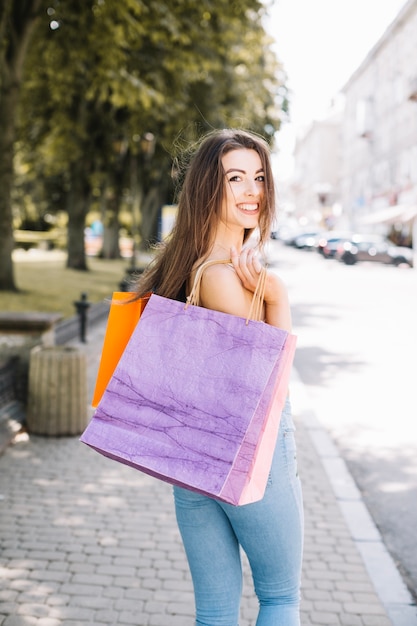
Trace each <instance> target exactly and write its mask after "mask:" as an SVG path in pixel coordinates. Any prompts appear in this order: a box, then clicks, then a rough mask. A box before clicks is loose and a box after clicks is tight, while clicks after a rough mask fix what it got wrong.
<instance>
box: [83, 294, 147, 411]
mask: <svg viewBox="0 0 417 626" xmlns="http://www.w3.org/2000/svg"><path fill="white" fill-rule="evenodd" d="M134 295H135V294H134V293H131V292H127V291H115V292H114V293H113V297H112V301H111V304H110V311H109V316H108V319H107V328H106V334H105V335H104V342H103V350H102V352H101V359H100V365H99V368H98V373H97V379H96V386H95V389H94V394H93V400H92V402H91V404H92V406H93V407H97V405H98V403H99V402H100V400H101V396H102V395H103V393H104V391H105V389H106V387H107V385H108V383H109V380H110V378H111V377H112V375H113V372H114V370H115V368H116V365H117V364H118V362H119V359H120V357H121V356H122V354H123V352H124V349H125V348H126V346H127V343H128V341H129V339H130V336H131V335H132V333H133V331H134V329H135V327H136V324H137V323H138V321H139V318H140V316H141V315H142V312H143V309H144V308H145V306H146V304H147V302H148V300H149V296H145V297H144V298H139V299H138V300H133V301H132V302H129V300H130V299H131V298H132V297H133V296H134Z"/></svg>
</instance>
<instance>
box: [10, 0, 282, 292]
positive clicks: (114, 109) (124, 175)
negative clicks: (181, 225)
mask: <svg viewBox="0 0 417 626" xmlns="http://www.w3.org/2000/svg"><path fill="white" fill-rule="evenodd" d="M38 1H39V2H41V3H42V9H43V11H42V13H41V17H40V19H39V23H38V28H37V29H36V32H35V36H34V37H33V39H32V43H31V46H30V48H29V52H28V55H27V59H26V70H25V80H24V82H23V86H22V98H21V103H20V107H19V143H18V148H19V160H20V162H22V163H24V164H25V171H26V172H27V173H28V174H30V176H31V178H32V180H33V181H40V182H41V183H42V186H43V193H44V194H45V197H46V201H47V196H46V193H47V190H49V189H50V187H51V181H53V185H54V188H55V190H56V189H57V188H58V187H59V193H58V196H59V198H60V203H61V206H62V208H65V210H66V211H67V212H68V219H69V222H68V265H69V266H70V267H75V268H78V269H86V267H87V265H86V259H85V252H84V238H83V232H84V227H85V218H86V215H87V213H88V211H89V209H90V207H91V205H92V203H93V202H95V201H97V202H100V205H101V207H102V212H103V216H104V221H105V223H106V226H107V227H108V229H109V230H110V231H111V230H113V232H114V233H115V238H116V240H117V232H118V212H119V209H120V206H121V203H122V202H126V201H127V202H130V205H131V208H132V207H133V206H134V205H135V204H136V205H137V208H138V210H139V213H140V229H141V239H142V241H143V242H147V241H148V240H151V239H152V238H154V237H155V234H156V232H155V231H156V225H157V214H158V210H159V208H160V206H161V204H162V203H164V202H166V201H169V200H170V199H171V198H172V185H171V181H170V175H169V174H170V170H171V164H172V157H173V155H174V153H175V150H176V149H182V148H183V147H184V146H187V145H188V143H189V142H192V141H194V140H195V139H196V138H197V137H198V136H199V135H200V134H201V133H203V132H205V131H207V130H209V129H211V128H218V127H224V126H241V127H245V128H250V129H252V130H254V131H255V132H258V133H260V134H262V135H264V136H266V137H267V138H269V139H272V137H273V135H274V133H275V131H276V130H277V129H278V128H279V119H280V111H279V106H278V105H277V102H278V99H277V94H278V91H279V90H280V89H282V85H281V83H280V72H279V71H278V70H279V66H278V63H277V60H276V59H275V57H274V55H273V54H272V52H271V49H270V46H269V44H270V41H269V39H268V37H267V35H266V34H265V31H264V28H263V22H262V19H263V14H264V11H265V9H264V5H263V4H262V3H261V2H259V1H258V0H240V1H237V0H200V1H198V2H197V1H196V0H165V1H164V0H148V1H146V2H145V1H142V0H66V1H65V2H63V1H62V0H49V2H48V1H47V0H38ZM33 2H35V0H33ZM10 4H11V5H14V4H18V0H14V1H13V0H10ZM38 184H39V183H38ZM110 249H111V246H110ZM116 253H117V251H115V250H114V247H113V252H111V251H110V254H116ZM0 288H1V285H0Z"/></svg>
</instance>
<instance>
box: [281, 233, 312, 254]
mask: <svg viewBox="0 0 417 626" xmlns="http://www.w3.org/2000/svg"><path fill="white" fill-rule="evenodd" d="M319 234H320V233H319V232H318V231H316V230H311V231H306V232H298V233H294V234H293V235H291V236H288V237H286V238H285V239H284V243H285V244H286V245H287V246H293V247H294V248H298V249H299V250H313V249H314V248H315V246H316V243H317V238H318V236H319Z"/></svg>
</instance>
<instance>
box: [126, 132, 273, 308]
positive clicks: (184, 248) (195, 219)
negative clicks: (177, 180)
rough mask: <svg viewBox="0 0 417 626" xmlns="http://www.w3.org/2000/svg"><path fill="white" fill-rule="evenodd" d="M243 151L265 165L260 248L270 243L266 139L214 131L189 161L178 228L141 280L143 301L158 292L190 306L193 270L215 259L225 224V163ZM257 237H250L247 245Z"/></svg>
mask: <svg viewBox="0 0 417 626" xmlns="http://www.w3.org/2000/svg"><path fill="white" fill-rule="evenodd" d="M242 148H246V149H249V150H255V151H256V152H257V153H258V155H259V157H260V159H261V163H262V168H263V171H264V175H265V193H264V199H263V206H262V208H261V213H260V217H259V246H260V247H262V245H263V244H264V243H265V242H266V241H267V239H268V238H269V237H270V228H271V222H272V220H273V218H274V214H275V191H274V181H273V176H272V169H271V163H270V151H269V146H268V144H267V143H266V141H265V140H264V139H263V138H261V137H260V136H258V135H255V134H253V133H250V132H248V131H244V130H233V129H225V130H216V131H212V132H211V133H209V134H208V135H206V136H205V137H203V139H202V140H201V141H200V142H199V145H198V147H197V149H196V150H194V151H193V154H192V157H191V159H190V160H189V161H188V164H187V166H186V171H185V176H184V178H183V183H182V185H181V190H180V192H179V197H178V210H177V217H176V222H175V225H174V228H173V230H172V232H171V234H170V236H169V238H168V240H167V241H166V242H164V244H162V246H161V249H160V250H159V253H158V254H157V256H156V257H155V259H154V260H153V261H152V263H151V264H150V265H149V266H148V268H147V269H146V270H145V272H144V273H143V274H142V275H141V277H140V278H139V280H138V283H137V285H136V291H137V293H138V295H139V296H142V295H144V294H145V293H148V292H151V291H152V292H155V293H158V294H159V295H161V296H164V297H167V298H173V299H176V300H185V296H186V294H185V289H186V283H187V280H188V278H189V276H190V274H191V271H192V269H193V265H194V264H195V263H196V261H198V260H199V259H201V260H203V259H204V258H205V257H206V256H207V255H208V254H209V253H210V248H211V246H212V244H213V239H212V238H213V234H214V232H215V229H216V226H217V223H218V221H219V219H220V211H221V205H222V199H223V194H224V190H225V178H224V169H223V166H222V157H223V156H224V155H225V154H226V153H228V152H230V151H231V150H239V149H242ZM251 232H252V230H248V231H245V236H244V241H246V239H247V238H248V237H249V236H250V234H251Z"/></svg>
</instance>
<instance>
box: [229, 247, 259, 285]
mask: <svg viewBox="0 0 417 626" xmlns="http://www.w3.org/2000/svg"><path fill="white" fill-rule="evenodd" d="M230 256H231V259H232V263H233V267H234V268H235V270H236V273H237V275H238V276H239V278H240V280H241V281H242V283H243V286H244V287H245V288H246V289H249V290H250V291H254V290H255V289H256V285H257V282H258V278H259V274H260V272H261V270H262V264H261V262H260V261H259V259H258V257H257V255H256V251H255V250H254V249H253V248H245V249H243V250H242V252H241V253H240V254H239V253H238V252H237V250H236V248H231V251H230Z"/></svg>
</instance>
